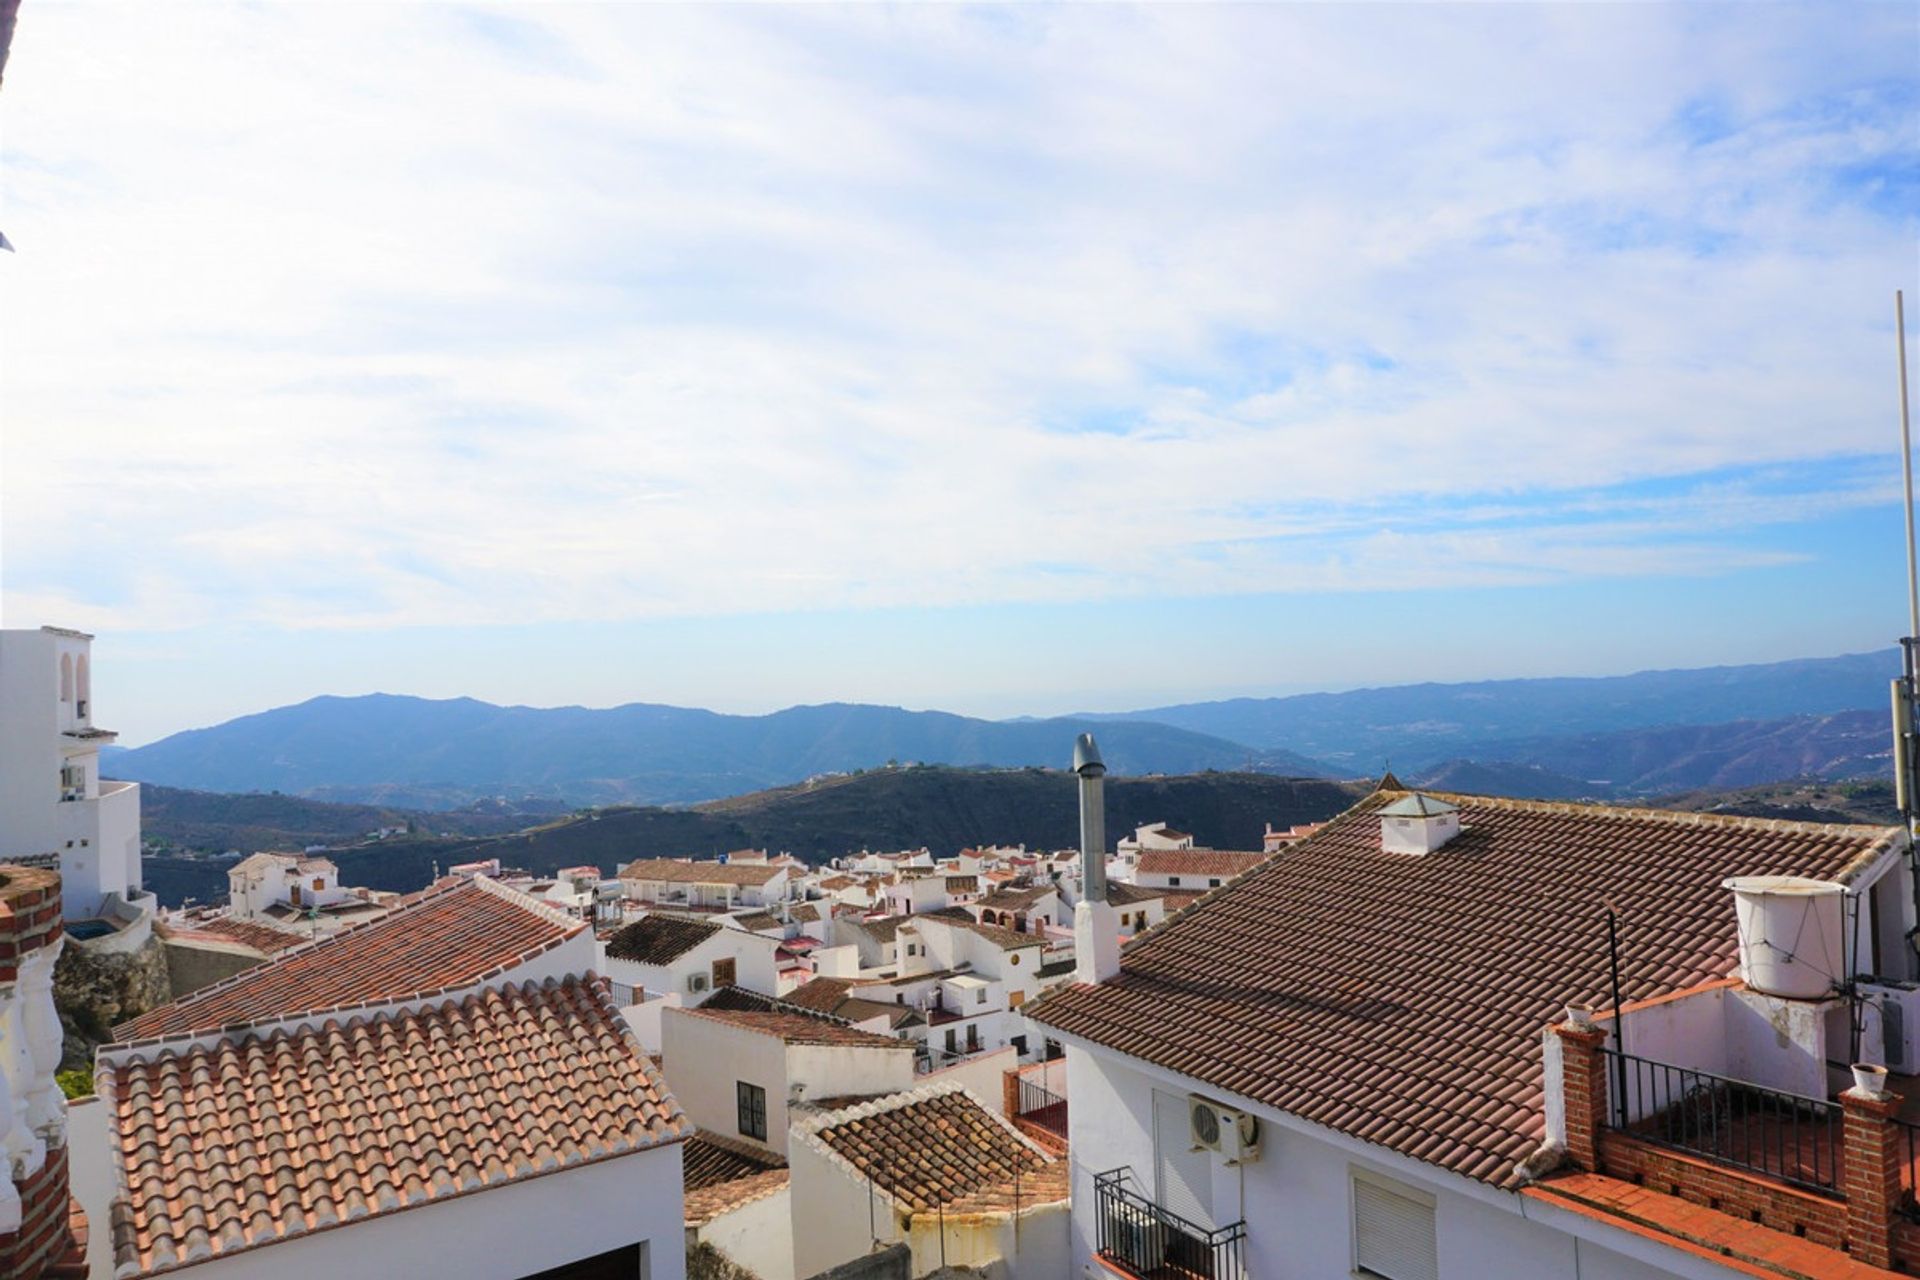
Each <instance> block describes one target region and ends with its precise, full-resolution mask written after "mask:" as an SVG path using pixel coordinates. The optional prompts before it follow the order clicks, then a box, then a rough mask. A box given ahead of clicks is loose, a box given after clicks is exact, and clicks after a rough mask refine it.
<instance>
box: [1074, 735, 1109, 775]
mask: <svg viewBox="0 0 1920 1280" xmlns="http://www.w3.org/2000/svg"><path fill="white" fill-rule="evenodd" d="M1073 771H1074V772H1075V773H1077V774H1079V775H1080V776H1081V777H1083V778H1098V777H1100V776H1101V775H1102V774H1104V773H1106V771H1107V765H1106V762H1105V761H1104V760H1102V759H1101V758H1100V748H1099V747H1097V746H1095V745H1094V744H1093V735H1092V734H1091V733H1083V734H1081V735H1080V736H1079V737H1077V738H1075V739H1074V740H1073Z"/></svg>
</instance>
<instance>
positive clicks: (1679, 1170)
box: [1600, 1130, 1847, 1249]
mask: <svg viewBox="0 0 1920 1280" xmlns="http://www.w3.org/2000/svg"><path fill="white" fill-rule="evenodd" d="M1600 1165H1601V1168H1600V1172H1602V1173H1604V1174H1606V1175H1607V1176H1608V1177H1610V1178H1620V1179H1622V1180H1624V1181H1627V1182H1636V1183H1639V1184H1640V1185H1642V1186H1644V1187H1647V1188H1650V1189H1651V1190H1654V1191H1660V1192H1664V1193H1665V1194H1667V1195H1672V1196H1678V1197H1680V1198H1681V1199H1682V1200H1687V1201H1690V1202H1692V1203H1694V1204H1698V1205H1705V1206H1706V1207H1707V1208H1709V1209H1714V1210H1718V1211H1719V1212H1721V1213H1724V1214H1728V1215H1730V1216H1732V1217H1735V1218H1744V1219H1745V1220H1747V1221H1748V1222H1758V1223H1760V1224H1761V1225H1763V1226H1768V1227H1772V1228H1773V1229H1774V1230H1776V1231H1788V1232H1791V1233H1793V1234H1794V1235H1797V1236H1804V1237H1806V1238H1807V1239H1808V1240H1811V1241H1813V1242H1814V1243H1816V1244H1823V1245H1826V1246H1827V1247H1828V1248H1831V1249H1841V1248H1845V1247H1846V1245H1847V1204H1846V1201H1844V1200H1841V1199H1839V1198H1838V1197H1830V1196H1817V1195H1814V1194H1812V1193H1811V1192H1807V1191H1799V1190H1796V1189H1795V1188H1793V1187H1789V1186H1786V1185H1784V1184H1778V1183H1773V1182H1769V1181H1766V1180H1763V1179H1760V1178H1756V1177H1753V1176H1751V1175H1747V1174H1742V1173H1740V1172H1738V1171H1736V1170H1733V1169H1727V1168H1723V1167H1722V1166H1720V1165H1717V1164H1713V1163H1711V1162H1709V1161H1706V1160H1696V1159H1694V1158H1693V1157H1692V1156H1688V1155H1683V1154H1681V1153H1680V1152H1678V1151H1669V1150H1668V1149H1667V1148H1665V1147H1656V1146H1654V1145H1653V1144H1651V1143H1647V1142H1642V1141H1640V1140H1639V1139H1638V1138H1629V1137H1627V1136H1626V1135H1624V1134H1620V1133H1615V1132H1612V1131H1611V1130H1607V1131H1603V1132H1602V1133H1601V1134H1600Z"/></svg>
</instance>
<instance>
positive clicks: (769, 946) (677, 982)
mask: <svg viewBox="0 0 1920 1280" xmlns="http://www.w3.org/2000/svg"><path fill="white" fill-rule="evenodd" d="M600 947H601V953H602V954H601V966H602V967H601V971H602V972H603V973H604V974H605V975H606V976H607V978H608V979H609V980H610V981H611V982H612V983H613V991H614V998H615V1000H617V1001H618V1002H619V1003H621V1004H623V1005H630V1004H638V1003H640V1002H642V1001H646V1000H652V999H657V998H659V997H661V996H666V995H672V996H678V997H679V998H680V1001H681V1002H683V1003H685V1004H688V1005H697V1004H699V1003H700V1002H701V1001H703V1000H705V999H706V998H707V997H708V996H709V995H710V994H712V993H713V992H714V991H716V990H718V989H719V988H721V987H735V986H737V987H745V988H746V989H747V990H749V991H758V992H761V993H763V994H765V995H775V994H778V990H779V975H778V961H777V958H776V957H777V953H778V952H779V949H780V940H779V939H778V938H777V937H770V936H768V935H766V934H761V933H750V932H748V931H747V930H745V929H732V928H728V927H726V926H725V925H724V924H721V923H719V922H718V921H715V922H708V921H704V920H689V919H687V918H685V917H682V916H673V915H665V914H654V915H648V916H643V917H641V918H640V919H639V920H636V921H634V922H633V923H632V924H628V925H623V926H621V927H620V928H619V929H618V930H616V931H615V932H614V933H613V934H612V935H611V936H610V937H608V938H607V939H606V941H605V942H602V943H601V944H600Z"/></svg>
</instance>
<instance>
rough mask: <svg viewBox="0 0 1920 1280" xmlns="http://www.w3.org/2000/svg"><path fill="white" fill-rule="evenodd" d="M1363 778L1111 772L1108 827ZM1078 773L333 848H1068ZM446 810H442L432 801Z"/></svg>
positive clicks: (850, 784)
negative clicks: (1337, 780)
mask: <svg viewBox="0 0 1920 1280" xmlns="http://www.w3.org/2000/svg"><path fill="white" fill-rule="evenodd" d="M1364 791H1365V788H1364V787H1363V786H1358V785H1353V784H1345V783H1335V782H1327V781H1324V780H1319V779H1302V778H1281V777H1275V776H1272V775H1269V774H1253V773H1208V774H1199V775H1194V776H1180V777H1152V778H1130V777H1120V776H1115V777H1111V778H1109V779H1108V785H1107V832H1108V838H1109V839H1117V838H1118V837H1119V836H1121V835H1124V834H1127V833H1128V832H1130V831H1131V830H1132V829H1133V828H1134V827H1137V826H1144V825H1146V824H1147V823H1150V822H1168V823H1172V824H1173V825H1174V826H1176V827H1178V828H1180V829H1181V830H1183V831H1190V832H1193V833H1194V835H1196V836H1197V837H1198V838H1199V839H1200V841H1201V842H1202V843H1204V844H1209V845H1213V846H1215V847H1219V848H1236V849H1248V848H1252V849H1258V848H1259V847H1260V835H1261V832H1262V831H1263V830H1264V829H1265V827H1266V824H1267V823H1269V822H1271V823H1273V824H1275V825H1276V826H1291V825H1293V824H1295V823H1300V822H1318V821H1320V820H1322V819H1325V818H1329V817H1332V816H1333V815H1334V814H1335V813H1338V812H1340V811H1341V810H1343V809H1345V808H1346V807H1347V806H1349V805H1350V804H1352V803H1353V802H1354V801H1355V800H1356V799H1358V798H1359V796H1360V795H1361V794H1363V793H1364ZM1078 815H1079V809H1078V799H1077V796H1076V792H1075V787H1074V780H1073V777H1072V775H1071V774H1067V773H1064V772H1060V771H1055V770H1042V769H1014V770H971V769H955V768H944V767H932V766H927V767H920V768H902V769H883V770H876V771H873V772H870V773H866V774H862V775H860V776H858V777H847V778H833V779H824V780H821V781H819V782H816V783H813V784H811V785H803V786H795V787H784V788H780V789H777V790H771V791H763V792H757V793H754V794H751V795H744V796H737V797H734V798H732V799H728V800H721V801H716V802H714V803H710V804H704V805H700V806H698V807H695V808H690V809H665V808H656V807H637V808H614V809H603V810H600V811H598V812H596V813H593V814H590V815H586V816H582V817H578V818H568V819H565V820H562V821H559V822H554V823H550V824H548V825H545V826H540V827H535V828H532V829H530V830H526V831H521V832H516V833H514V834H511V835H504V836H497V837H492V838H484V839H431V840H424V839H423V840H407V841H399V842H392V843H386V844H379V845H372V846H367V847H364V848H357V849H348V850H343V851H340V852H336V853H334V854H332V855H330V856H331V857H332V858H333V859H334V861H335V862H337V863H338V864H339V866H340V873H341V878H342V880H343V881H345V882H346V883H349V884H361V885H367V886H370V887H372V888H376V889H394V890H411V889H418V888H420V887H422V886H423V885H425V884H426V883H427V882H428V880H429V879H430V877H431V876H432V874H433V866H434V864H435V863H438V864H439V865H440V866H441V867H442V868H443V869H444V868H445V867H447V866H448V865H450V864H452V863H454V862H465V861H473V860H477V859H480V858H491V857H497V858H499V859H500V860H501V861H502V862H503V863H505V864H507V865H508V866H514V867H520V868H523V869H525V870H527V871H531V872H533V873H535V874H539V875H547V874H551V873H553V872H554V871H557V870H559V869H560V868H561V867H568V866H576V865H580V864H586V863H591V864H594V865H597V866H599V867H600V869H601V870H602V871H604V872H607V873H608V874H612V872H613V871H615V870H616V869H617V868H618V866H619V865H620V864H622V863H625V862H628V861H631V860H633V859H635V858H641V857H682V856H699V857H705V856H710V855H713V854H717V853H724V852H726V851H728V850H731V849H740V848H747V847H755V848H770V849H774V850H783V849H784V850H787V851H789V852H792V853H794V854H796V855H798V856H800V857H802V858H805V859H807V860H808V861H811V862H823V861H825V860H826V859H828V858H831V857H837V856H839V855H840V854H843V853H847V852H850V851H856V850H859V849H862V848H872V849H900V848H918V847H920V846H921V845H926V846H927V847H929V848H931V849H933V850H934V851H935V852H936V853H941V854H949V853H952V852H954V851H956V850H958V849H961V848H963V847H965V846H967V845H971V844H980V843H993V842H1002V843H1008V844H1021V843H1024V844H1026V845H1027V846H1028V847H1030V848H1046V849H1056V848H1067V847H1071V846H1072V845H1074V844H1075V843H1076V842H1077V841H1078V840H1079V825H1078V824H1079V817H1078ZM433 816H434V817H435V818H436V819H437V818H438V816H439V815H433ZM147 881H148V885H149V887H151V888H153V889H154V891H155V892H156V893H158V894H159V895H160V898H161V901H162V902H164V903H167V904H169V905H172V904H176V903H178V902H179V901H180V900H181V899H182V898H184V897H187V896H192V897H195V898H198V899H200V900H201V901H210V900H212V899H213V898H216V897H219V896H221V895H223V894H224V893H225V892H226V870H225V865H224V864H216V863H206V862H194V861H189V860H185V859H173V858H160V859H154V858H149V859H148V862H147Z"/></svg>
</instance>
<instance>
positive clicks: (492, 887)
mask: <svg viewBox="0 0 1920 1280" xmlns="http://www.w3.org/2000/svg"><path fill="white" fill-rule="evenodd" d="M472 883H473V884H476V885H478V886H479V887H480V889H481V891H482V892H485V893H490V894H492V895H493V896H494V897H496V898H498V899H500V900H501V901H502V902H508V903H511V904H513V905H514V906H516V907H519V908H520V909H521V910H522V911H526V912H529V913H531V914H533V915H536V916H539V917H540V918H541V919H542V920H545V921H547V922H548V923H549V924H557V925H564V926H566V928H567V933H568V936H569V937H571V936H572V935H573V934H576V933H578V932H580V931H581V930H582V929H584V928H586V927H587V922H586V921H584V920H579V919H576V918H574V917H573V916H570V915H568V914H567V913H566V912H564V911H562V910H561V909H560V908H558V907H556V906H554V905H553V904H552V903H550V902H542V901H541V900H540V899H538V898H536V897H534V896H533V895H532V894H530V893H522V892H520V891H519V890H518V889H509V888H508V887H507V886H506V885H503V884H500V883H498V882H496V881H495V880H493V879H492V878H491V877H489V876H475V877H473V880H472Z"/></svg>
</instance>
